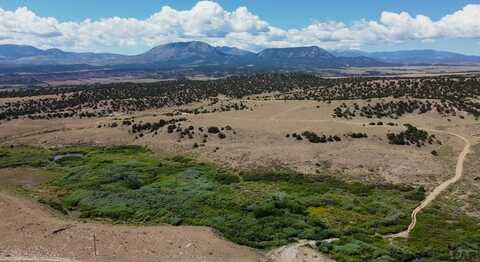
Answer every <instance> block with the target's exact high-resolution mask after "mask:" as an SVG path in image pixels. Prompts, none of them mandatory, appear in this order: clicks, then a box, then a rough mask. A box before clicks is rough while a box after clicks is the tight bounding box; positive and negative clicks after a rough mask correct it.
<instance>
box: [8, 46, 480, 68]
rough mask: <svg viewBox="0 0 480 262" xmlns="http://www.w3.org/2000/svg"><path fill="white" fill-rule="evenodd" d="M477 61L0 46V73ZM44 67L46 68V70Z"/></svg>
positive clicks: (310, 51)
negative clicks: (133, 52)
mask: <svg viewBox="0 0 480 262" xmlns="http://www.w3.org/2000/svg"><path fill="white" fill-rule="evenodd" d="M436 64H451V65H468V64H479V65H480V57H479V56H468V55H462V54H458V53H453V52H446V51H437V50H406V51H395V52H372V53H368V52H363V51H357V50H337V51H327V50H325V49H322V48H319V47H317V46H307V47H288V48H268V49H265V50H263V51H261V52H259V53H254V52H250V51H246V50H242V49H239V48H234V47H228V46H222V47H215V46H212V45H209V44H207V43H204V42H200V41H192V42H176V43H169V44H165V45H160V46H157V47H154V48H152V49H150V50H149V51H147V52H145V53H143V54H139V55H131V56H127V55H118V54H108V53H76V52H65V51H62V50H60V49H47V50H42V49H38V48H35V47H33V46H27V45H0V72H2V71H8V70H9V69H10V68H16V69H18V68H19V69H21V68H29V70H34V69H35V68H36V67H43V68H57V69H58V68H61V67H65V68H69V69H70V70H72V69H75V67H78V68H90V67H92V68H121V69H124V70H128V69H134V68H135V69H138V68H140V69H152V70H158V69H169V70H175V69H178V68H181V69H186V68H187V69H188V68H200V67H207V68H214V69H215V70H220V71H221V70H225V69H227V68H228V69H229V70H240V69H245V68H248V69H249V70H250V71H252V70H253V71H255V70H287V71H288V70H292V71H293V70H306V71H313V70H315V69H321V68H343V67H376V66H392V65H396V66H401V65H436ZM44 70H45V69H44Z"/></svg>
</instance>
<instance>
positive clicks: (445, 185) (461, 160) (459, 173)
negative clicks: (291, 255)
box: [268, 105, 471, 248]
mask: <svg viewBox="0 0 480 262" xmlns="http://www.w3.org/2000/svg"><path fill="white" fill-rule="evenodd" d="M300 108H302V106H301V105H300V106H298V107H295V108H292V109H289V110H287V111H284V112H280V113H278V114H275V115H274V116H272V117H271V118H269V119H268V120H270V121H278V118H279V117H280V116H281V115H283V114H286V113H289V112H294V111H295V110H298V109H300ZM283 121H285V120H283ZM289 121H299V122H338V123H343V124H351V125H364V124H365V123H361V122H351V121H342V120H336V119H326V120H298V119H297V120H289ZM421 129H423V130H425V131H428V132H433V133H440V134H446V135H450V136H454V137H457V138H459V139H461V140H463V141H464V142H465V147H464V148H463V150H462V152H461V153H460V155H459V156H458V158H457V165H456V168H455V176H454V177H452V178H450V179H448V180H446V181H444V182H443V183H441V184H440V185H438V186H437V187H435V188H434V189H433V191H432V192H431V193H430V194H428V195H427V197H426V198H425V199H424V200H423V201H422V203H420V205H418V206H417V207H416V208H415V209H414V210H413V211H412V214H411V219H412V221H411V223H410V225H409V226H408V228H407V230H405V231H402V232H399V233H397V234H392V235H388V236H387V238H397V237H403V238H408V236H409V235H410V232H412V230H413V229H414V228H415V226H416V225H417V215H418V214H419V213H420V212H421V211H422V210H423V209H425V208H426V207H427V206H428V205H429V204H431V203H432V202H433V201H434V200H435V199H436V198H437V197H438V196H439V195H440V194H441V193H442V192H443V191H445V190H446V189H447V188H448V187H449V186H450V185H452V184H455V183H456V182H458V181H459V180H460V179H461V178H462V176H463V163H464V162H465V159H466V157H467V155H468V153H470V147H471V143H470V141H469V140H468V139H467V138H466V137H464V136H462V135H459V134H456V133H453V132H448V131H443V130H436V129H430V128H423V127H421ZM300 246H301V245H300ZM295 247H298V246H291V248H295Z"/></svg>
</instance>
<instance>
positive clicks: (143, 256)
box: [0, 191, 265, 261]
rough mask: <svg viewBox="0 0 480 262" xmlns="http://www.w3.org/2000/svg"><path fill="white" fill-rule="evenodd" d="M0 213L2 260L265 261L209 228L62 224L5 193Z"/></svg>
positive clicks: (60, 219) (27, 202)
mask: <svg viewBox="0 0 480 262" xmlns="http://www.w3.org/2000/svg"><path fill="white" fill-rule="evenodd" d="M0 213H1V214H2V223H1V224H0V232H1V237H0V258H1V260H2V261H5V260H6V261H15V260H17V261H18V260H23V261H25V260H26V259H33V260H35V259H38V260H37V261H49V260H46V259H40V258H48V259H50V261H265V257H264V255H263V254H261V253H260V252H258V251H255V250H253V249H250V248H247V247H242V246H238V245H235V244H233V243H231V242H229V241H226V240H223V239H221V238H219V237H218V236H217V235H216V234H215V232H213V231H212V230H211V229H209V228H203V227H185V226H182V227H173V226H155V227H142V226H123V225H106V224H93V223H83V222H79V221H70V220H64V219H62V218H59V217H56V216H54V215H52V214H51V213H50V212H49V211H47V210H46V209H45V208H43V207H40V206H38V205H37V204H35V203H32V202H31V201H30V200H27V199H23V198H20V197H18V196H16V195H12V194H11V193H8V192H5V191H1V192H0ZM95 250H96V251H95ZM22 258H24V259H22ZM55 258H63V259H64V260H61V259H55ZM3 259H5V260H3Z"/></svg>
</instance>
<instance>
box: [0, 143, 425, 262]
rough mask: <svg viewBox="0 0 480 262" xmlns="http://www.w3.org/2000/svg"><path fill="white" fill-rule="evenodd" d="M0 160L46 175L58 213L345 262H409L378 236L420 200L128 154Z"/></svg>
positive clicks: (51, 153)
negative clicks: (302, 244) (202, 229)
mask: <svg viewBox="0 0 480 262" xmlns="http://www.w3.org/2000/svg"><path fill="white" fill-rule="evenodd" d="M0 156H1V157H0V167H1V168H6V167H20V166H33V167H37V168H43V169H45V170H51V171H52V172H53V173H55V174H56V175H54V176H53V177H54V178H53V179H52V180H51V181H50V183H49V184H48V186H47V189H48V190H46V191H45V190H42V192H48V193H43V195H42V202H43V203H44V204H47V205H49V206H51V207H52V208H55V209H57V210H59V211H60V212H63V213H70V214H80V216H81V217H84V218H102V219H109V220H113V221H116V222H128V223H147V224H158V223H168V224H172V225H182V224H184V225H202V226H211V227H213V228H215V229H217V230H218V231H219V232H220V233H221V234H222V235H223V236H225V237H226V238H228V239H230V240H232V241H234V242H236V243H240V244H244V245H248V246H252V247H256V248H271V247H275V246H281V245H284V244H287V243H288V242H290V241H292V240H293V239H294V238H301V239H313V240H324V239H329V238H339V239H340V240H339V241H334V242H332V243H330V244H327V243H324V244H320V246H319V248H320V249H321V250H322V251H324V252H327V253H329V254H331V255H332V256H334V257H335V258H337V259H339V260H345V261H357V260H359V259H373V258H375V259H377V258H385V259H387V258H389V259H394V258H396V257H395V254H398V256H405V254H409V252H410V251H408V250H407V251H405V250H403V249H398V248H394V247H392V246H390V245H389V243H388V241H386V240H384V239H383V238H382V237H381V235H384V234H389V233H395V232H398V231H401V230H403V229H405V228H406V227H407V225H408V224H409V222H410V219H409V216H410V212H411V210H412V209H413V208H414V207H415V206H416V205H417V204H418V202H419V201H421V200H422V199H423V197H424V191H423V189H421V188H418V189H416V188H412V187H408V186H394V185H370V184H362V183H347V182H344V181H342V180H339V179H337V178H335V177H332V176H328V175H316V176H308V175H303V174H299V173H296V172H293V171H290V170H276V171H273V170H256V171H243V172H240V173H235V172H233V171H231V170H225V169H220V168H217V167H215V166H213V165H210V164H202V163H198V162H196V161H195V160H193V159H191V158H188V157H182V156H177V157H162V158H160V157H157V156H155V155H154V154H153V153H151V152H149V151H148V150H147V149H145V148H143V147H137V146H121V147H106V148H102V147H75V148H64V149H59V150H46V149H38V148H31V147H14V148H1V149H0ZM59 156H62V157H60V158H59ZM74 211H75V212H74ZM412 245H413V244H412ZM412 247H414V246H412Z"/></svg>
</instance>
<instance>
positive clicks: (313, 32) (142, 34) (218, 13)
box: [0, 1, 480, 51]
mask: <svg viewBox="0 0 480 262" xmlns="http://www.w3.org/2000/svg"><path fill="white" fill-rule="evenodd" d="M479 17H480V5H467V6H465V7H464V8H463V9H462V10H459V11H457V12H454V13H452V14H449V15H446V16H444V17H443V18H441V19H440V20H438V21H432V19H431V18H429V17H427V16H424V15H417V16H411V15H410V14H408V13H406V12H401V13H392V12H383V13H382V14H381V16H380V19H379V20H378V21H370V20H360V21H357V22H354V23H353V24H351V25H347V24H344V23H342V22H336V21H327V22H314V23H312V24H310V25H309V26H307V27H305V28H299V29H290V30H284V29H281V28H278V27H275V26H273V25H270V24H269V23H268V22H266V21H264V20H262V19H261V18H259V17H258V16H256V15H254V14H252V13H251V12H250V11H249V10H248V9H247V8H246V7H239V8H237V9H236V10H233V11H227V10H225V9H223V7H222V6H220V5H219V4H218V3H215V2H212V1H200V2H198V3H197V4H196V5H195V6H194V7H193V8H192V9H190V10H176V9H174V8H171V7H168V6H164V7H162V8H161V9H160V11H159V12H157V13H155V14H153V15H152V16H150V17H149V18H147V19H145V20H139V19H135V18H119V17H111V18H104V19H100V20H95V21H92V20H89V19H87V20H85V21H82V22H59V21H58V20H57V19H55V18H52V17H41V16H38V15H37V14H35V13H33V12H32V11H30V10H29V9H28V8H26V7H22V8H18V9H17V10H15V11H8V10H3V9H0V44H5V43H13V44H29V45H34V46H37V47H41V48H49V47H57V48H63V49H68V50H89V51H98V50H109V49H122V48H127V47H138V46H140V47H152V46H155V45H158V44H163V43H167V42H173V41H187V40H200V41H206V42H209V43H211V44H214V45H230V46H236V47H240V48H245V49H250V50H259V49H262V48H265V47H288V46H304V45H317V46H320V47H325V48H358V47H360V46H364V45H369V44H378V43H379V42H384V43H399V42H403V41H408V40H420V41H424V42H425V41H434V40H435V39H439V38H480V19H478V18H479Z"/></svg>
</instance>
